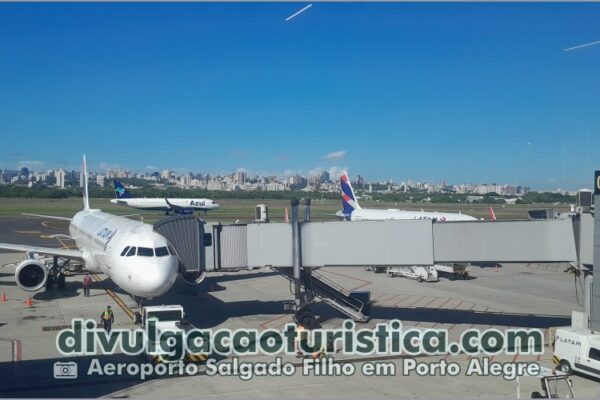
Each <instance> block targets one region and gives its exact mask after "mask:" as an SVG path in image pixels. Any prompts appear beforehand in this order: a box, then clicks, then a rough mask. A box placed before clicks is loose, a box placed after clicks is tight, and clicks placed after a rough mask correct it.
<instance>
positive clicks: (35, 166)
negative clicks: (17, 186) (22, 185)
mask: <svg viewBox="0 0 600 400" xmlns="http://www.w3.org/2000/svg"><path fill="white" fill-rule="evenodd" d="M17 165H18V166H19V168H23V167H27V168H29V169H31V170H34V171H36V170H40V169H44V167H45V166H46V162H45V161H39V160H29V161H19V163H18V164H17Z"/></svg>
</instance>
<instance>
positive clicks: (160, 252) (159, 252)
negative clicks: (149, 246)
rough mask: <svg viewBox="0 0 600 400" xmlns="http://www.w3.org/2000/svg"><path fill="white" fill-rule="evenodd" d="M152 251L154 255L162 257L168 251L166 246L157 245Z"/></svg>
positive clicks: (166, 254) (167, 253)
mask: <svg viewBox="0 0 600 400" xmlns="http://www.w3.org/2000/svg"><path fill="white" fill-rule="evenodd" d="M154 252H155V253H156V257H164V256H168V255H169V251H168V250H167V248H166V247H157V248H156V249H154Z"/></svg>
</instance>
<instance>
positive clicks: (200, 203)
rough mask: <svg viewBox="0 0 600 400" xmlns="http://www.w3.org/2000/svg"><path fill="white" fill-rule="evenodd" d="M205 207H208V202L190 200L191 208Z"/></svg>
mask: <svg viewBox="0 0 600 400" xmlns="http://www.w3.org/2000/svg"><path fill="white" fill-rule="evenodd" d="M205 205H206V202H205V201H204V200H190V206H191V207H202V206H205Z"/></svg>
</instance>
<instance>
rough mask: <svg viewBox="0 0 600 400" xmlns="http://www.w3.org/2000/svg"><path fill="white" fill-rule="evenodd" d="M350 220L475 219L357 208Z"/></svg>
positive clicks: (452, 214)
mask: <svg viewBox="0 0 600 400" xmlns="http://www.w3.org/2000/svg"><path fill="white" fill-rule="evenodd" d="M346 218H347V219H349V220H350V221H385V220H394V219H430V220H432V221H439V222H444V221H477V218H475V217H471V216H470V215H464V214H457V213H442V212H431V211H407V210H394V209H388V210H384V209H377V208H359V209H356V210H354V211H352V213H351V214H350V217H349V218H348V217H347V216H346Z"/></svg>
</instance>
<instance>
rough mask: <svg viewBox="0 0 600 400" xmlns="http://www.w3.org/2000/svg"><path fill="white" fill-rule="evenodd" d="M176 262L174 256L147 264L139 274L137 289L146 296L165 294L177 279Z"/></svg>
mask: <svg viewBox="0 0 600 400" xmlns="http://www.w3.org/2000/svg"><path fill="white" fill-rule="evenodd" d="M177 273H178V262H177V259H176V258H175V257H165V258H164V260H160V261H159V260H156V262H154V263H152V265H147V266H146V270H145V271H144V272H143V273H141V274H139V275H140V276H138V282H139V285H138V287H139V289H140V291H141V292H142V293H143V294H142V296H143V297H146V298H153V297H158V296H161V295H163V294H165V293H166V292H167V291H168V290H169V289H171V287H172V286H173V284H174V283H175V280H176V279H177Z"/></svg>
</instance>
